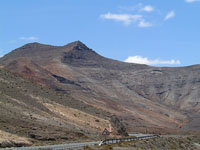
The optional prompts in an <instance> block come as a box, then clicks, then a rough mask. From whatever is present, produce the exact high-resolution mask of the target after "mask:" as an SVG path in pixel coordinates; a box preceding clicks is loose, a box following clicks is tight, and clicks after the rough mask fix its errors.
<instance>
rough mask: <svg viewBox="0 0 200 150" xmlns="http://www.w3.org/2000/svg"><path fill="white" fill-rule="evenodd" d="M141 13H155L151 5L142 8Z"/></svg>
mask: <svg viewBox="0 0 200 150" xmlns="http://www.w3.org/2000/svg"><path fill="white" fill-rule="evenodd" d="M140 11H145V12H152V11H154V8H153V7H152V6H151V5H146V6H144V7H143V8H141V9H140Z"/></svg>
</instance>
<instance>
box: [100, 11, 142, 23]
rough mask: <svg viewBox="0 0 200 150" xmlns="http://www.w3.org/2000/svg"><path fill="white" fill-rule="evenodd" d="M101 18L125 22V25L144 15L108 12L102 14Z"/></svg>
mask: <svg viewBox="0 0 200 150" xmlns="http://www.w3.org/2000/svg"><path fill="white" fill-rule="evenodd" d="M100 18H102V19H107V20H114V21H118V22H123V23H124V24H125V25H129V24H131V23H133V22H136V21H138V20H140V19H141V18H142V15H131V14H112V13H107V14H103V15H100Z"/></svg>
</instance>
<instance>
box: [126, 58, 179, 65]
mask: <svg viewBox="0 0 200 150" xmlns="http://www.w3.org/2000/svg"><path fill="white" fill-rule="evenodd" d="M125 62H127V63H137V64H146V65H179V64H181V62H180V61H179V60H174V59H172V60H161V59H154V60H150V59H148V58H147V57H142V56H129V57H128V58H127V59H126V60H125Z"/></svg>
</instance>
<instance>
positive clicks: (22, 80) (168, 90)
mask: <svg viewBox="0 0 200 150" xmlns="http://www.w3.org/2000/svg"><path fill="white" fill-rule="evenodd" d="M0 67H1V68H2V69H1V70H0V97H1V98H0V108H1V109H0V111H1V113H0V130H2V131H5V132H9V133H12V134H16V135H20V136H23V137H27V138H31V139H33V141H34V140H36V141H37V140H39V141H41V140H42V141H50V140H55V139H60V141H62V140H66V139H67V140H71V139H73V138H76V137H78V139H79V138H81V137H83V139H84V138H86V137H92V136H94V135H97V134H98V135H100V134H101V132H102V129H103V128H105V127H106V128H108V129H109V130H111V131H112V132H113V135H116V134H125V133H126V130H127V131H128V132H149V133H163V134H164V133H179V134H184V133H195V134H199V133H200V76H199V74H200V65H194V66H188V67H180V68H167V67H165V68H162V67H151V66H147V65H139V64H129V63H124V62H120V61H116V60H112V59H108V58H105V57H103V56H101V55H99V54H97V53H96V52H95V51H93V50H92V49H90V48H88V47H87V46H86V45H84V44H83V43H81V42H80V41H76V42H73V43H70V44H67V45H65V46H51V45H44V44H40V43H30V44H27V45H24V46H22V47H20V48H18V49H15V50H13V51H12V52H11V53H9V54H7V55H5V56H4V57H3V58H0ZM124 126H125V127H124ZM125 128H126V130H125ZM95 137H96V136H95ZM74 140H75V139H74Z"/></svg>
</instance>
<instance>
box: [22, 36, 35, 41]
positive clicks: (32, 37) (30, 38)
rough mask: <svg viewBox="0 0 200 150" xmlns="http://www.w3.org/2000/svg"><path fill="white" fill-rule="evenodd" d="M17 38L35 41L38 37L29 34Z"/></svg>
mask: <svg viewBox="0 0 200 150" xmlns="http://www.w3.org/2000/svg"><path fill="white" fill-rule="evenodd" d="M19 39H20V40H25V41H36V40H38V38H37V37H35V36H30V37H20V38H19Z"/></svg>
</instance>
